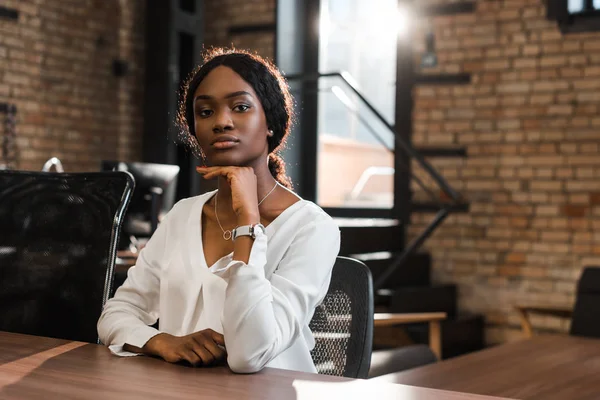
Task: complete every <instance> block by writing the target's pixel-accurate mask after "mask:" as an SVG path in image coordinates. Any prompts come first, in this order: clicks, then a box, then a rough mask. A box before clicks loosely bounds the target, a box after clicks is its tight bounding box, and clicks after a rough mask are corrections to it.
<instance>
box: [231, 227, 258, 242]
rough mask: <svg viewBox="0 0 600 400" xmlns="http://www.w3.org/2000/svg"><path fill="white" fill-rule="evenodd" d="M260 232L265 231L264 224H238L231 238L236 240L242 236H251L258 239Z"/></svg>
mask: <svg viewBox="0 0 600 400" xmlns="http://www.w3.org/2000/svg"><path fill="white" fill-rule="evenodd" d="M258 232H262V233H265V227H264V226H263V225H262V224H254V225H242V226H238V227H237V228H235V229H234V230H233V232H232V234H231V240H235V239H237V238H238V237H240V236H250V237H251V238H252V239H256V234H257V233H258Z"/></svg>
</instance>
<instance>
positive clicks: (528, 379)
mask: <svg viewBox="0 0 600 400" xmlns="http://www.w3.org/2000/svg"><path fill="white" fill-rule="evenodd" d="M375 380H376V381H379V382H394V383H401V384H406V385H416V386H420V387H429V388H435V389H443V390H456V391H460V392H468V393H478V394H482V395H490V396H501V397H502V396H503V397H513V398H517V399H523V400H528V399H540V400H541V399H543V400H554V399H557V400H558V399H561V400H564V399H578V400H586V399H590V400H591V399H594V400H597V399H600V340H599V339H584V338H576V337H572V336H536V337H534V338H533V339H530V340H524V341H520V342H515V343H510V344H504V345H500V346H497V347H494V348H491V349H488V350H484V351H480V352H478V353H473V354H469V355H466V356H463V357H457V358H454V359H449V360H446V361H442V362H440V363H437V364H432V365H428V366H424V367H421V368H415V369H413V370H410V371H405V372H399V373H396V374H391V375H389V376H385V377H379V378H376V379H375Z"/></svg>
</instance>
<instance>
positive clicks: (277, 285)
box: [223, 216, 340, 373]
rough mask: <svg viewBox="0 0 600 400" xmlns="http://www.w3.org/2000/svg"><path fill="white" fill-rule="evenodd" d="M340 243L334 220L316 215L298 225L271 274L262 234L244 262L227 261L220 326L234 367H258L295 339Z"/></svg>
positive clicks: (318, 297) (322, 292) (323, 290)
mask: <svg viewBox="0 0 600 400" xmlns="http://www.w3.org/2000/svg"><path fill="white" fill-rule="evenodd" d="M339 247H340V232H339V228H338V226H337V225H336V224H335V222H334V221H333V220H332V219H331V218H329V217H327V216H322V217H321V216H319V217H318V218H317V219H316V220H313V221H307V223H306V225H305V226H304V227H303V228H302V229H300V230H299V232H298V234H297V235H296V237H295V238H294V240H293V242H292V244H291V245H290V247H289V248H288V250H287V252H286V254H285V256H284V257H283V259H282V260H281V262H280V264H279V265H278V267H277V270H276V271H275V273H274V274H273V275H272V276H271V278H270V280H269V279H266V278H265V271H264V267H265V264H266V249H267V238H266V236H265V235H264V234H259V235H258V236H257V238H256V239H255V241H254V244H253V246H252V250H251V252H250V256H249V261H248V263H244V262H242V261H232V264H231V265H230V271H231V272H230V278H229V284H228V287H227V290H226V297H225V305H224V311H223V330H224V336H225V343H226V345H227V353H228V363H229V367H230V368H231V369H232V370H233V371H234V372H240V373H251V372H256V371H259V370H261V369H262V368H263V367H264V366H265V365H266V364H267V363H268V362H269V361H271V360H272V359H273V358H275V357H277V356H278V355H279V354H280V353H281V352H282V351H284V350H286V349H287V348H288V347H289V346H290V345H291V344H292V343H293V342H294V340H296V338H297V337H298V336H299V334H300V332H301V328H302V326H304V325H305V324H307V323H308V322H309V321H308V319H309V318H310V317H311V315H312V313H313V312H314V309H315V308H316V306H317V305H318V303H319V302H320V301H322V299H323V297H324V296H325V294H326V293H327V289H328V288H329V281H330V279H331V270H332V268H333V264H334V263H335V258H336V256H337V255H338V252H339Z"/></svg>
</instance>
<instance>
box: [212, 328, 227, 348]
mask: <svg viewBox="0 0 600 400" xmlns="http://www.w3.org/2000/svg"><path fill="white" fill-rule="evenodd" d="M211 337H212V340H214V341H215V343H216V344H220V345H221V346H225V337H224V336H223V335H222V334H220V333H219V332H215V331H212V330H211Z"/></svg>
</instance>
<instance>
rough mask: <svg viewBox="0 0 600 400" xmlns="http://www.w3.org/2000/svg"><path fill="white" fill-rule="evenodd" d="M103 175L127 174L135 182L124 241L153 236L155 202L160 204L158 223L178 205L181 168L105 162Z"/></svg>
mask: <svg viewBox="0 0 600 400" xmlns="http://www.w3.org/2000/svg"><path fill="white" fill-rule="evenodd" d="M101 169H102V170H103V171H127V172H129V173H130V174H131V175H133V177H134V179H135V189H134V191H133V196H132V197H131V201H130V203H129V207H127V214H126V215H125V222H124V224H123V233H124V235H123V236H125V237H127V238H128V237H129V236H131V235H134V236H136V237H149V236H150V235H152V233H153V232H152V209H153V200H154V201H157V202H158V203H157V204H156V205H155V207H156V208H157V210H158V215H157V217H158V221H159V222H160V221H161V220H162V218H163V217H164V215H165V214H166V213H168V212H169V211H170V210H171V208H172V207H173V204H174V203H175V192H176V190H177V175H178V174H179V166H177V165H168V164H151V163H142V162H119V161H102V167H101Z"/></svg>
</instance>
